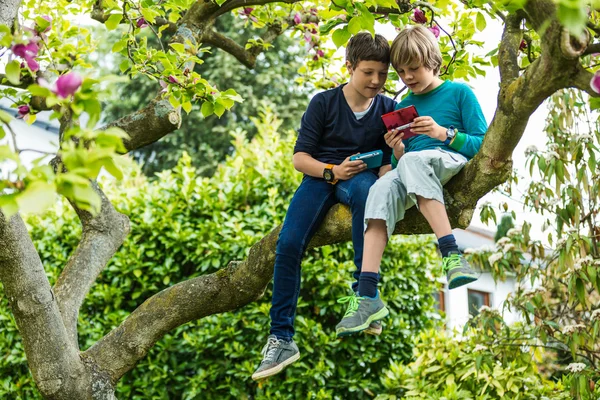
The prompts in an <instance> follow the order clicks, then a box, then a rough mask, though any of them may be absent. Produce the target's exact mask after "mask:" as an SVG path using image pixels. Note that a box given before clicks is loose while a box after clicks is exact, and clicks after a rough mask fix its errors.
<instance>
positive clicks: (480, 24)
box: [475, 12, 487, 32]
mask: <svg viewBox="0 0 600 400" xmlns="http://www.w3.org/2000/svg"><path fill="white" fill-rule="evenodd" d="M486 25H487V23H486V21H485V16H484V15H483V13H480V12H478V13H477V18H476V19H475V26H476V27H477V30H478V31H479V32H482V31H483V30H484V29H485V27H486Z"/></svg>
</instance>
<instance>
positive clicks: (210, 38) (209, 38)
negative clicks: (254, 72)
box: [202, 29, 256, 69]
mask: <svg viewBox="0 0 600 400" xmlns="http://www.w3.org/2000/svg"><path fill="white" fill-rule="evenodd" d="M202 42H203V43H206V44H209V45H211V46H214V47H217V48H219V49H221V50H223V51H226V52H227V53H229V54H231V55H232V56H234V57H235V58H236V59H237V60H238V61H239V62H240V63H242V64H244V65H245V66H246V67H247V68H250V69H252V68H254V65H255V63H256V56H254V55H252V54H251V53H250V52H248V51H246V49H244V48H243V47H242V46H240V45H239V44H238V43H237V42H236V41H235V40H233V39H231V38H229V37H227V36H225V35H222V34H221V33H219V32H215V31H214V30H212V29H211V30H209V31H206V32H205V33H204V35H203V36H202Z"/></svg>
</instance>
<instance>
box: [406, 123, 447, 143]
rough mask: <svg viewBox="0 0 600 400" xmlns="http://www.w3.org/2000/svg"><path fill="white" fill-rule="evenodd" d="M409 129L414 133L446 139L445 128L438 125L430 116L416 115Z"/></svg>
mask: <svg viewBox="0 0 600 400" xmlns="http://www.w3.org/2000/svg"><path fill="white" fill-rule="evenodd" d="M410 130H411V131H413V132H414V133H420V134H423V135H427V136H429V137H430V138H433V139H437V140H442V141H444V140H446V128H444V127H443V126H439V125H438V124H437V122H435V121H434V119H433V118H431V117H417V118H415V119H414V121H413V123H412V124H411V125H410Z"/></svg>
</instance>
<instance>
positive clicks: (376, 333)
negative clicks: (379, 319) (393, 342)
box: [364, 326, 383, 336]
mask: <svg viewBox="0 0 600 400" xmlns="http://www.w3.org/2000/svg"><path fill="white" fill-rule="evenodd" d="M382 331H383V328H382V327H381V326H380V327H379V328H372V327H371V326H369V327H368V328H367V329H365V330H364V332H365V335H373V336H379V335H381V332H382Z"/></svg>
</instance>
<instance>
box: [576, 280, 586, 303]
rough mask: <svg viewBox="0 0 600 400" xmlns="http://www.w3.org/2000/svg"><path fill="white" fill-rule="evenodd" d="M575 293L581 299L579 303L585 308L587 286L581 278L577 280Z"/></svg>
mask: <svg viewBox="0 0 600 400" xmlns="http://www.w3.org/2000/svg"><path fill="white" fill-rule="evenodd" d="M575 292H576V293H577V298H578V299H579V302H580V303H581V304H582V305H583V306H585V286H584V284H583V281H582V280H581V279H580V278H576V281H575Z"/></svg>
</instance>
